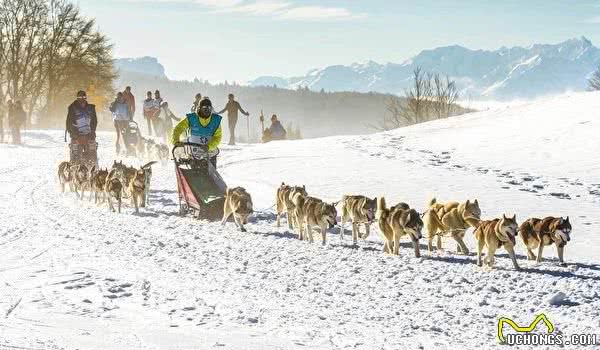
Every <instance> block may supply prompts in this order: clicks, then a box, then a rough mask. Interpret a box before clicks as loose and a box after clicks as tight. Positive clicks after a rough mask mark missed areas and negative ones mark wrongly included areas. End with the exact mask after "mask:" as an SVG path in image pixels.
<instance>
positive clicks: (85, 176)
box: [70, 163, 90, 199]
mask: <svg viewBox="0 0 600 350" xmlns="http://www.w3.org/2000/svg"><path fill="white" fill-rule="evenodd" d="M70 171H71V174H73V187H74V190H75V194H77V197H78V198H79V199H83V195H84V194H85V190H86V188H88V187H89V184H90V183H89V172H88V168H87V167H86V166H85V165H84V164H79V163H78V164H75V165H71V168H70ZM79 191H81V193H80V192H79Z"/></svg>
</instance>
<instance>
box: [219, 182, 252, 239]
mask: <svg viewBox="0 0 600 350" xmlns="http://www.w3.org/2000/svg"><path fill="white" fill-rule="evenodd" d="M252 212H253V210H252V197H250V194H249V193H248V192H246V190H245V189H244V188H243V187H235V188H231V189H230V188H228V189H227V191H226V193H225V204H224V206H223V220H221V224H222V225H223V226H225V223H226V222H227V219H229V217H230V216H231V215H233V221H234V222H235V225H236V226H237V227H239V229H240V231H242V232H246V228H245V227H244V224H247V223H248V217H249V216H250V215H251V214H252Z"/></svg>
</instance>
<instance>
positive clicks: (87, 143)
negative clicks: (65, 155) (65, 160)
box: [65, 90, 98, 163]
mask: <svg viewBox="0 0 600 350" xmlns="http://www.w3.org/2000/svg"><path fill="white" fill-rule="evenodd" d="M97 125H98V118H97V117H96V106H94V105H93V104H90V103H88V102H87V95H86V93H85V91H83V90H81V91H78V92H77V99H76V100H75V101H73V103H71V104H70V105H69V108H68V112H67V121H66V132H65V141H67V138H66V133H67V132H68V133H69V137H70V138H71V144H70V148H71V161H75V160H79V159H80V158H81V156H82V153H83V156H85V158H87V160H89V161H91V162H93V163H96V162H97V157H96V126H97Z"/></svg>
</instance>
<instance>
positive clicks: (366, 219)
mask: <svg viewBox="0 0 600 350" xmlns="http://www.w3.org/2000/svg"><path fill="white" fill-rule="evenodd" d="M341 204H342V221H341V224H340V239H342V240H343V239H344V224H345V223H346V221H348V220H350V221H352V242H353V243H354V244H356V243H357V241H358V237H359V235H360V232H359V225H360V224H364V225H365V234H364V235H362V236H360V238H362V239H367V237H369V234H370V228H371V223H373V219H374V218H375V211H376V210H377V198H375V199H371V198H368V197H365V196H351V195H345V196H344V197H342V201H341Z"/></svg>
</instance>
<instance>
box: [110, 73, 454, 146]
mask: <svg viewBox="0 0 600 350" xmlns="http://www.w3.org/2000/svg"><path fill="white" fill-rule="evenodd" d="M201 69H202V66H201V65H200V66H199V70H201ZM117 84H118V88H119V89H123V88H124V87H125V86H127V85H130V86H132V88H133V92H134V94H135V96H136V98H137V104H138V106H141V103H142V100H143V99H144V96H145V93H146V91H154V90H156V89H158V90H160V92H161V96H162V97H163V98H164V99H165V100H166V101H168V102H169V106H170V107H171V108H172V109H173V111H174V112H176V113H177V114H179V115H182V114H183V113H187V112H188V111H189V108H190V106H191V104H192V101H193V98H194V95H195V94H196V93H198V92H199V93H201V94H202V95H203V96H208V97H210V99H211V100H212V101H213V105H214V107H215V109H221V108H222V107H223V106H224V105H225V103H226V101H227V94H229V93H233V94H234V95H235V96H236V99H237V100H238V101H239V102H240V103H241V105H242V107H243V108H244V109H246V110H247V111H249V112H250V113H251V115H250V120H249V124H250V130H249V134H250V140H259V139H260V133H261V126H260V122H259V115H260V112H261V110H262V111H264V115H265V127H269V122H268V120H270V117H271V115H272V114H277V116H278V118H279V120H280V121H281V122H282V123H283V125H285V126H286V128H287V129H289V127H290V126H292V130H291V134H292V135H293V136H294V137H305V138H306V137H308V138H312V137H322V136H329V135H341V134H365V133H371V132H373V131H374V129H373V125H375V124H378V123H379V121H380V120H382V119H384V118H386V119H387V118H391V117H392V113H391V112H390V110H389V108H388V107H389V103H390V101H393V103H395V104H396V105H398V106H404V105H406V101H407V100H406V99H405V98H404V97H398V96H394V95H389V94H379V93H357V92H326V91H320V92H315V91H310V90H309V89H308V88H306V87H302V88H298V89H295V90H288V89H280V88H276V87H248V86H242V85H239V84H229V83H223V84H216V85H214V84H210V83H208V82H206V81H201V80H198V79H195V80H194V81H173V80H169V79H167V78H165V77H154V76H148V75H144V74H139V73H133V72H121V73H120V75H119V78H118V83H117ZM139 108H140V107H138V110H139ZM464 111H465V109H463V108H460V107H458V106H456V108H452V113H453V114H458V113H460V112H464ZM247 122H248V121H247V120H246V117H244V116H240V119H239V122H238V128H237V133H236V134H237V135H239V136H240V138H241V139H242V140H246V139H248V137H247V134H248V130H247V129H248V127H247ZM408 124H412V123H411V122H410V121H408V120H406V121H400V123H399V125H398V126H403V125H408ZM224 129H225V132H226V133H227V127H225V128H224ZM289 132H290V130H288V133H289Z"/></svg>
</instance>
